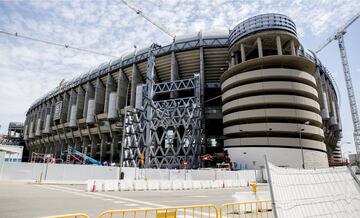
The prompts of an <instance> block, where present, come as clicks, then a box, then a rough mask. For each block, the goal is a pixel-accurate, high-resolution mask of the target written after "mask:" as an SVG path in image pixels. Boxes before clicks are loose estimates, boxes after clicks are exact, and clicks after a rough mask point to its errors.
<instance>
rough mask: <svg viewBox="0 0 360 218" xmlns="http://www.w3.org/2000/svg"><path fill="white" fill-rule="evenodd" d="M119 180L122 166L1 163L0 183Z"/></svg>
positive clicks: (162, 176)
mask: <svg viewBox="0 0 360 218" xmlns="http://www.w3.org/2000/svg"><path fill="white" fill-rule="evenodd" d="M122 172H123V173H124V179H125V180H143V179H146V180H172V181H173V180H242V179H243V180H249V181H254V180H255V179H254V178H255V172H254V171H253V170H241V171H222V170H216V169H211V170H169V169H138V168H131V167H123V168H122ZM119 178H120V168H119V167H108V166H94V165H72V164H43V163H12V162H0V180H25V181H40V180H41V181H45V182H60V183H61V182H66V181H68V182H77V183H85V182H86V181H87V180H90V179H103V180H118V179H119Z"/></svg>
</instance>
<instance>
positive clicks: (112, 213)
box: [98, 204, 218, 218]
mask: <svg viewBox="0 0 360 218" xmlns="http://www.w3.org/2000/svg"><path fill="white" fill-rule="evenodd" d="M107 217H109V218H113V217H114V218H115V217H119V218H140V217H141V218H180V217H183V218H187V217H188V218H195V217H200V218H218V209H217V207H216V206H215V205H212V204H208V205H193V206H180V207H168V208H149V209H138V210H107V211H104V212H102V213H101V214H100V215H99V216H98V218H107Z"/></svg>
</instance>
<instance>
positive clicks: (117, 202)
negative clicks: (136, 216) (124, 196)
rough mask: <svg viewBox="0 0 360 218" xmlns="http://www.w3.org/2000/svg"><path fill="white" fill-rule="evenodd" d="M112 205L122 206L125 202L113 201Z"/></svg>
mask: <svg viewBox="0 0 360 218" xmlns="http://www.w3.org/2000/svg"><path fill="white" fill-rule="evenodd" d="M113 203H115V204H123V203H125V202H124V201H113Z"/></svg>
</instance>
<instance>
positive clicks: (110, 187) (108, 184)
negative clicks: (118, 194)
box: [104, 180, 119, 192]
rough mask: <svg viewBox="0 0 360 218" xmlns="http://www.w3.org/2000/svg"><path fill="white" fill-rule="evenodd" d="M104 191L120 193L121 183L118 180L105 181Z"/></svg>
mask: <svg viewBox="0 0 360 218" xmlns="http://www.w3.org/2000/svg"><path fill="white" fill-rule="evenodd" d="M104 190H105V191H106V192H107V191H118V190H119V182H118V180H104Z"/></svg>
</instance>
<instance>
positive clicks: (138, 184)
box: [133, 180, 147, 191]
mask: <svg viewBox="0 0 360 218" xmlns="http://www.w3.org/2000/svg"><path fill="white" fill-rule="evenodd" d="M133 184H134V190H135V191H144V190H146V189H147V183H146V181H145V180H134V183H133Z"/></svg>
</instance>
